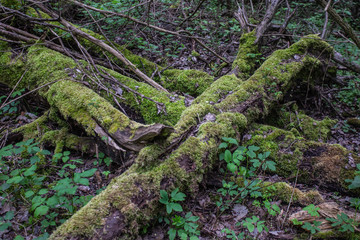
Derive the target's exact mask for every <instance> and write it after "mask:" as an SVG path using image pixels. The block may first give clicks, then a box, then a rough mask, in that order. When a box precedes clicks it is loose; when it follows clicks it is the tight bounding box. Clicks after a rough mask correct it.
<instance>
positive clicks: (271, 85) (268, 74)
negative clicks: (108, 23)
mask: <svg viewBox="0 0 360 240" xmlns="http://www.w3.org/2000/svg"><path fill="white" fill-rule="evenodd" d="M319 53H321V56H320V57H319ZM331 54H332V48H331V47H330V46H329V45H328V44H326V43H325V42H322V41H321V40H320V39H318V38H317V37H315V36H312V37H309V38H305V39H302V40H301V41H299V42H298V43H296V44H294V45H293V46H291V47H290V48H289V49H286V50H279V51H276V52H274V53H273V54H272V56H271V57H269V59H268V60H267V61H265V62H264V63H263V64H262V66H261V67H260V68H259V69H257V70H256V71H255V73H254V74H253V75H252V76H251V77H250V78H249V79H247V80H246V81H243V80H241V79H239V78H237V77H236V76H234V75H229V76H224V77H221V78H220V79H218V80H217V81H215V82H214V83H213V84H212V85H211V86H210V87H209V88H208V89H206V90H205V91H204V92H203V93H202V94H201V95H200V96H199V97H198V98H196V99H195V100H194V102H193V103H192V104H191V106H190V107H188V108H186V109H185V110H184V111H183V112H182V115H181V117H180V119H179V121H178V122H177V124H176V125H175V127H174V129H175V132H173V133H172V134H170V135H169V136H168V137H166V135H167V134H169V133H170V132H171V131H169V130H170V129H169V128H168V127H166V126H163V125H159V124H155V125H152V126H143V125H141V124H139V123H136V122H133V121H131V120H130V119H128V118H127V117H126V116H125V115H123V114H122V113H121V112H120V111H118V110H117V109H115V108H114V107H112V106H111V104H110V103H109V102H107V101H106V100H105V99H104V98H102V97H100V96H99V95H97V94H96V93H95V92H92V91H91V90H90V89H88V88H86V87H85V86H84V85H82V84H79V83H78V82H75V81H76V80H77V76H76V74H74V72H77V71H76V70H75V71H74V69H76V64H75V63H74V62H73V60H71V59H69V58H67V57H64V56H62V55H60V54H58V53H55V52H53V51H51V50H48V49H46V48H44V47H37V46H33V47H31V48H30V49H29V51H28V53H27V56H26V58H22V59H26V61H25V60H17V61H11V58H10V56H11V55H10V54H6V53H3V54H2V58H1V59H2V64H4V63H6V62H7V67H6V68H2V69H1V76H2V78H1V81H2V82H5V83H6V84H9V85H14V83H15V82H16V77H12V78H11V77H10V75H9V69H11V68H13V67H16V68H17V69H18V70H20V69H25V68H26V69H28V72H27V73H26V74H25V78H24V80H23V84H25V85H27V86H28V88H29V89H32V88H35V87H37V86H39V85H43V84H45V83H48V82H53V81H57V82H55V83H53V84H52V85H51V86H47V87H44V88H43V89H41V90H40V93H41V95H42V96H44V97H45V98H46V99H47V101H48V102H49V104H50V106H51V107H52V108H53V109H56V111H58V112H59V113H60V114H61V115H62V116H63V117H64V118H66V119H72V120H75V121H76V122H77V123H78V124H79V125H81V126H83V128H84V129H85V130H86V132H87V133H88V134H89V135H99V136H106V137H109V138H111V139H112V140H114V142H115V143H116V144H117V145H118V146H119V147H121V148H125V149H131V150H139V149H140V148H142V147H143V145H142V144H144V142H143V140H150V139H153V138H154V137H155V136H161V137H162V141H161V142H158V143H155V144H151V145H148V146H147V147H145V148H142V149H141V151H140V153H139V155H138V157H137V159H136V162H135V164H134V165H133V166H131V167H130V169H128V170H127V171H126V172H125V173H123V174H122V175H121V176H119V177H117V178H115V179H113V180H112V182H111V183H110V185H109V186H108V187H107V188H106V190H104V191H103V192H102V193H101V194H99V195H98V196H96V197H95V198H93V199H92V200H91V201H90V202H89V203H88V204H87V205H86V206H85V207H83V208H82V209H80V210H79V211H78V212H77V213H75V214H74V215H73V216H72V217H71V218H70V219H69V220H68V221H67V222H65V223H64V224H63V225H62V226H60V227H59V228H58V229H57V230H56V231H55V232H54V233H53V234H52V236H51V239H67V238H72V239H81V238H84V239H89V238H90V239H98V238H99V236H100V237H101V238H102V239H114V238H116V237H128V238H134V237H135V236H136V235H137V234H138V233H139V229H140V228H141V226H144V225H146V224H149V223H150V222H151V221H152V219H153V218H154V216H155V215H156V212H157V211H159V210H160V204H159V201H158V200H159V191H160V189H166V190H171V189H173V188H175V187H180V189H181V190H182V191H187V192H190V193H195V192H196V191H197V189H198V186H199V183H200V182H201V181H202V180H203V177H204V174H206V172H207V171H208V170H209V169H211V168H212V167H213V166H214V164H215V163H216V159H217V145H218V143H219V141H220V138H221V137H223V136H227V137H236V136H237V135H239V134H240V133H241V132H242V131H243V130H244V129H246V127H247V126H248V125H249V124H251V123H252V122H254V121H256V120H258V119H261V118H263V117H265V116H266V115H267V114H268V113H269V112H270V111H271V109H272V107H273V106H274V104H276V103H277V102H279V101H281V99H282V98H283V95H284V94H286V92H287V91H289V90H290V89H291V88H292V87H293V86H294V85H296V84H298V82H297V81H300V79H301V78H302V77H303V76H313V75H314V73H316V74H319V73H320V72H321V71H322V69H323V66H322V65H323V64H322V61H321V59H323V58H324V59H326V58H328V57H330V55H331ZM48 58H50V59H52V60H53V61H52V62H51V61H49V60H46V59H48ZM44 62H45V63H47V64H46V67H45V69H44V67H43V63H44ZM310 66H311V68H310ZM68 69H73V71H71V74H69V73H68V72H67V71H69V70H68ZM310 69H312V71H310ZM79 75H80V73H79ZM5 76H6V77H5ZM151 127H154V128H155V130H153V129H152V128H151ZM147 129H149V131H148V133H149V134H148V135H147V134H145V135H144V138H141V137H140V138H138V137H137V135H136V132H137V131H139V130H144V131H145V132H147ZM104 134H105V135H104ZM126 137H127V138H126ZM124 139H125V140H124ZM137 140H139V142H137ZM129 142H130V144H131V145H133V142H136V144H139V145H138V146H140V147H139V148H138V149H132V148H130V147H129V146H128V144H129Z"/></svg>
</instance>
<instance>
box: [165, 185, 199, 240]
mask: <svg viewBox="0 0 360 240" xmlns="http://www.w3.org/2000/svg"><path fill="white" fill-rule="evenodd" d="M185 197H186V195H185V194H184V193H182V192H179V188H176V189H175V190H173V191H172V192H171V194H170V195H169V194H168V193H167V192H166V191H165V190H160V200H159V201H160V203H162V204H164V205H165V206H166V213H167V216H165V217H160V218H159V222H160V223H161V222H163V221H164V222H165V223H166V224H168V225H170V229H169V231H168V235H169V239H170V240H173V239H175V237H176V235H177V236H179V238H180V239H182V240H186V239H188V238H190V240H197V239H198V236H199V235H200V231H199V230H197V228H198V227H199V225H198V224H196V222H197V221H198V220H199V217H197V216H193V215H192V212H188V213H186V214H185V216H181V215H177V214H174V212H179V213H180V214H181V213H183V211H184V210H183V208H182V206H181V205H180V204H179V203H178V202H182V201H184V200H185ZM183 214H184V213H183Z"/></svg>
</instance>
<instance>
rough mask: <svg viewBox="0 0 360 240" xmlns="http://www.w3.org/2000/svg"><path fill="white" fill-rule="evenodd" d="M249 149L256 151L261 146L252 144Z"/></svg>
mask: <svg viewBox="0 0 360 240" xmlns="http://www.w3.org/2000/svg"><path fill="white" fill-rule="evenodd" d="M248 149H249V151H254V152H256V151H257V150H259V149H260V148H259V147H257V146H254V145H251V146H249V147H248Z"/></svg>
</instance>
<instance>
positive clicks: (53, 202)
mask: <svg viewBox="0 0 360 240" xmlns="http://www.w3.org/2000/svg"><path fill="white" fill-rule="evenodd" d="M58 204H59V198H58V197H57V196H55V195H54V196H52V197H50V198H49V199H48V200H47V201H46V205H48V206H49V207H51V208H53V207H55V206H56V205H58Z"/></svg>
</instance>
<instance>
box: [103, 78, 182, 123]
mask: <svg viewBox="0 0 360 240" xmlns="http://www.w3.org/2000/svg"><path fill="white" fill-rule="evenodd" d="M109 73H110V74H111V75H112V76H114V77H115V78H116V79H117V80H118V81H119V82H121V83H122V84H125V85H126V86H128V87H129V88H131V89H133V90H136V91H137V92H139V93H140V94H142V95H144V96H146V97H149V98H151V99H153V100H155V101H157V102H160V103H163V104H164V105H165V109H166V114H165V113H164V112H161V111H160V112H159V109H158V108H157V106H156V104H155V103H154V102H152V101H150V100H147V99H145V98H142V97H141V96H136V95H134V94H133V93H129V92H127V91H124V92H123V94H122V97H123V98H124V99H123V100H120V102H123V103H124V104H126V105H127V106H129V107H131V108H132V109H135V110H136V111H137V112H138V113H139V114H141V116H142V117H143V118H144V120H145V122H146V123H147V124H151V123H164V124H167V125H175V124H176V123H177V121H178V120H179V118H180V116H181V113H182V111H183V110H185V108H186V107H185V101H184V97H181V96H178V97H174V96H169V95H168V94H166V93H165V92H162V91H158V90H156V89H154V88H153V87H151V86H150V85H148V84H146V83H142V82H138V81H135V80H134V79H131V78H128V77H125V76H123V75H121V74H119V73H116V72H114V71H109ZM109 100H112V99H109Z"/></svg>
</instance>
